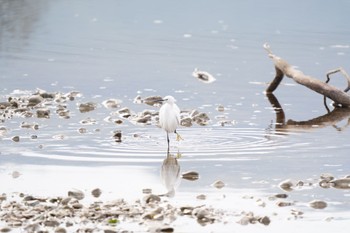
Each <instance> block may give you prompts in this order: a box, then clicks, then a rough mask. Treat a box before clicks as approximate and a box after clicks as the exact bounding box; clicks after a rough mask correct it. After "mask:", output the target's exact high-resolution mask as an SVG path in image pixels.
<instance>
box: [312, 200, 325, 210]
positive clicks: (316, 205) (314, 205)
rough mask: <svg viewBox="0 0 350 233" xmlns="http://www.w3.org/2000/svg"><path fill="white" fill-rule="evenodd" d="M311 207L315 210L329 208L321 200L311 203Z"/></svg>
mask: <svg viewBox="0 0 350 233" xmlns="http://www.w3.org/2000/svg"><path fill="white" fill-rule="evenodd" d="M309 205H310V206H311V207H312V208H314V209H324V208H326V207H327V203H326V202H325V201H319V200H314V201H311V202H310V203H309Z"/></svg>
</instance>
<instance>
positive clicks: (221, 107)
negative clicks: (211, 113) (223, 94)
mask: <svg viewBox="0 0 350 233" xmlns="http://www.w3.org/2000/svg"><path fill="white" fill-rule="evenodd" d="M216 110H217V111H218V112H223V111H225V107H224V106H223V105H219V106H217V107H216Z"/></svg>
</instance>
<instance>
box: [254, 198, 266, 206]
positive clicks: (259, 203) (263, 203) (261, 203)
mask: <svg viewBox="0 0 350 233" xmlns="http://www.w3.org/2000/svg"><path fill="white" fill-rule="evenodd" d="M256 204H257V205H258V206H260V207H265V206H266V203H265V202H264V201H263V200H261V199H258V200H256Z"/></svg>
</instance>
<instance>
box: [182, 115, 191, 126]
mask: <svg viewBox="0 0 350 233" xmlns="http://www.w3.org/2000/svg"><path fill="white" fill-rule="evenodd" d="M180 124H181V126H184V127H191V126H192V125H193V124H192V118H191V117H184V118H182V119H181V122H180Z"/></svg>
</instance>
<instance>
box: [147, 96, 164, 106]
mask: <svg viewBox="0 0 350 233" xmlns="http://www.w3.org/2000/svg"><path fill="white" fill-rule="evenodd" d="M162 100H163V97H161V96H149V97H146V98H144V99H143V102H144V103H145V104H147V105H150V106H157V105H160V103H161V101H162Z"/></svg>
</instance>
